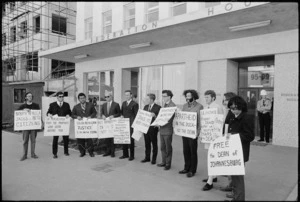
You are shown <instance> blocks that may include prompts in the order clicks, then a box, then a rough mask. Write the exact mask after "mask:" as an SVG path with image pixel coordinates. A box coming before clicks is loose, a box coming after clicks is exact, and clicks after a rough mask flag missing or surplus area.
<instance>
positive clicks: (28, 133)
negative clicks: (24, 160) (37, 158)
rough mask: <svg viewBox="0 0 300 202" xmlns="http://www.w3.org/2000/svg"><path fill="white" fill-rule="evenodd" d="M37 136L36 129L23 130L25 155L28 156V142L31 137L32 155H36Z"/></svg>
mask: <svg viewBox="0 0 300 202" xmlns="http://www.w3.org/2000/svg"><path fill="white" fill-rule="evenodd" d="M36 136H37V131H36V130H23V155H24V156H27V153H28V142H29V138H30V142H31V143H30V146H31V156H34V155H35V140H36Z"/></svg>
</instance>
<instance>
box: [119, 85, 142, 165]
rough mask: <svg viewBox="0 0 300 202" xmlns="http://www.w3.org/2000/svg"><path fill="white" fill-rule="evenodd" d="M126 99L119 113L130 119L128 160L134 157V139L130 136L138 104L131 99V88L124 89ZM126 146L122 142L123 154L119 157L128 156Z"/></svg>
mask: <svg viewBox="0 0 300 202" xmlns="http://www.w3.org/2000/svg"><path fill="white" fill-rule="evenodd" d="M125 98H126V101H124V102H123V103H122V108H121V115H122V117H124V118H129V120H130V158H129V161H132V160H133V159H134V139H133V138H132V137H131V136H132V133H133V128H132V127H131V125H132V123H133V121H134V119H135V117H136V114H137V112H138V110H139V105H138V103H136V102H135V101H133V100H132V92H131V90H126V91H125ZM128 146H129V144H123V156H121V157H120V159H124V158H128V157H129V155H128Z"/></svg>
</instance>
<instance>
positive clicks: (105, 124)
mask: <svg viewBox="0 0 300 202" xmlns="http://www.w3.org/2000/svg"><path fill="white" fill-rule="evenodd" d="M115 122H116V120H115V119H111V120H104V119H98V129H99V131H98V132H99V133H98V138H99V139H103V138H113V137H114V136H115Z"/></svg>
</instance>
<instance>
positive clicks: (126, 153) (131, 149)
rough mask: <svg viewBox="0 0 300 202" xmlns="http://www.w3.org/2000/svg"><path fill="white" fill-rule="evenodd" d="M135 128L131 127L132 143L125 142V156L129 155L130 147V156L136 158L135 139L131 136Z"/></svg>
mask: <svg viewBox="0 0 300 202" xmlns="http://www.w3.org/2000/svg"><path fill="white" fill-rule="evenodd" d="M132 133H133V128H131V127H130V144H123V156H128V147H129V149H130V157H133V158H134V139H133V138H132V137H131V136H132Z"/></svg>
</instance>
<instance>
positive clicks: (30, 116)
mask: <svg viewBox="0 0 300 202" xmlns="http://www.w3.org/2000/svg"><path fill="white" fill-rule="evenodd" d="M41 128H42V112H41V110H30V111H29V112H27V111H26V110H16V111H15V113H14V130H40V129H41Z"/></svg>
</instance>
